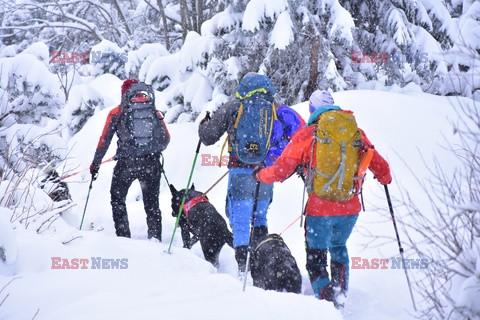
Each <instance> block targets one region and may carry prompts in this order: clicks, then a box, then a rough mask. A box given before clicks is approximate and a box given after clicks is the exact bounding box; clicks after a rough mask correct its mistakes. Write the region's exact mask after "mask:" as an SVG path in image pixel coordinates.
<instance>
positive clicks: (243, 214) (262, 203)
mask: <svg viewBox="0 0 480 320" xmlns="http://www.w3.org/2000/svg"><path fill="white" fill-rule="evenodd" d="M252 173H253V169H251V168H231V169H230V172H229V176H228V190H227V201H226V214H227V216H228V219H229V221H230V227H231V228H232V231H233V246H234V248H236V247H239V246H246V245H248V243H249V240H250V224H251V218H252V214H253V205H254V197H255V187H256V184H257V182H256V181H255V179H254V178H253V176H252ZM258 183H260V190H259V193H258V202H257V213H256V216H255V221H254V226H266V227H268V226H267V210H268V206H269V205H270V203H271V202H272V197H273V184H265V183H261V182H258Z"/></svg>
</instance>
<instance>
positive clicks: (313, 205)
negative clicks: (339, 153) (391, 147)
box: [257, 125, 392, 216]
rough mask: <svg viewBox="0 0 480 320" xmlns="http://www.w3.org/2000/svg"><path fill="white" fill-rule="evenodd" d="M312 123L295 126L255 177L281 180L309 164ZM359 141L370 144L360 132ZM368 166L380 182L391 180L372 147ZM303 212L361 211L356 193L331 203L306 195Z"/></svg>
mask: <svg viewBox="0 0 480 320" xmlns="http://www.w3.org/2000/svg"><path fill="white" fill-rule="evenodd" d="M315 128H316V127H315V126H313V125H312V126H308V127H305V128H302V129H299V130H298V131H297V132H296V133H295V135H294V136H293V138H292V141H291V142H290V143H289V144H288V145H287V147H286V148H285V150H284V151H283V153H282V155H281V156H280V157H279V158H278V159H277V162H276V163H275V164H274V165H273V166H271V167H268V168H265V169H262V170H261V171H259V172H258V174H257V178H258V179H259V180H260V181H262V182H264V183H273V182H278V181H283V180H285V179H287V178H288V177H290V176H291V175H292V174H293V173H294V172H295V170H296V169H297V168H298V167H299V166H302V167H304V168H308V167H309V166H310V157H311V156H312V144H313V142H314V133H313V131H314V130H315ZM362 134H363V139H362V142H363V143H364V144H366V145H371V143H370V141H369V140H368V138H367V137H366V135H365V133H364V132H363V131H362ZM315 166H316V159H315V152H313V160H312V167H315ZM368 169H370V171H372V172H373V174H374V176H375V178H376V179H378V181H379V182H380V183H382V184H388V183H390V182H391V180H392V177H391V175H390V167H389V166H388V163H387V161H386V160H385V159H384V158H382V156H380V154H379V153H378V152H377V151H376V150H375V152H374V154H373V158H372V161H371V162H370V165H369V166H368ZM305 209H306V210H305V212H306V215H310V216H341V215H353V214H357V213H359V212H360V210H361V205H360V201H359V199H358V196H357V195H355V196H354V197H353V198H352V199H350V200H349V201H346V202H342V203H339V202H332V201H328V200H323V199H320V198H319V197H317V196H316V195H315V194H314V193H312V194H310V195H309V196H308V200H307V205H306V208H305Z"/></svg>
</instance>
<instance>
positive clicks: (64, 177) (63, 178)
mask: <svg viewBox="0 0 480 320" xmlns="http://www.w3.org/2000/svg"><path fill="white" fill-rule="evenodd" d="M114 158H115V157H111V158H110V159H107V160H105V161H102V162H100V164H104V163H107V162H110V161H113V160H115V159H114ZM87 170H90V167H88V168H85V169H82V170H79V171H77V172H73V173H70V174H67V175H64V176H62V177H60V180H65V179H67V178H70V177H73V176H75V175H77V174H79V173H80V172H83V171H87Z"/></svg>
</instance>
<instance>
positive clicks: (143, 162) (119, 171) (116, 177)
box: [110, 155, 162, 240]
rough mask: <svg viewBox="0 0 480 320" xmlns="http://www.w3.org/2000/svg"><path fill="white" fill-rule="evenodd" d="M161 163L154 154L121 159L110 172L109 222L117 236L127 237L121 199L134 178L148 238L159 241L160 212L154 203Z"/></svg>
mask: <svg viewBox="0 0 480 320" xmlns="http://www.w3.org/2000/svg"><path fill="white" fill-rule="evenodd" d="M160 175H161V166H160V161H159V157H158V156H153V155H148V156H143V157H136V158H121V159H119V160H118V162H117V164H116V166H115V169H114V171H113V178H112V185H111V188H110V195H111V204H112V212H113V222H114V225H115V231H116V233H117V236H119V237H128V238H129V237H130V228H129V224H128V216H127V207H126V205H125V199H126V198H127V193H128V189H129V188H130V186H131V185H132V182H133V181H134V180H136V179H138V181H139V182H140V186H141V188H142V195H143V206H144V208H145V212H146V214H147V227H148V238H149V239H150V238H152V237H155V238H157V239H158V240H162V214H161V212H160V207H159V203H158V196H159V192H160V190H159V189H160Z"/></svg>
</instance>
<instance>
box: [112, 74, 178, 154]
mask: <svg viewBox="0 0 480 320" xmlns="http://www.w3.org/2000/svg"><path fill="white" fill-rule="evenodd" d="M121 108H122V114H121V118H122V120H123V121H121V130H120V131H121V132H119V147H120V148H121V149H122V150H121V153H122V154H124V155H125V156H137V157H138V156H145V155H149V154H152V155H159V154H160V153H161V152H162V151H163V150H165V148H166V147H167V144H168V142H169V138H168V131H167V128H166V126H165V123H164V121H163V117H162V116H161V114H160V113H159V111H157V109H156V108H155V95H154V92H153V89H152V87H151V86H150V85H147V84H145V83H143V82H139V83H134V84H132V86H131V87H130V88H129V89H128V90H127V91H126V92H125V94H124V95H123V96H122V102H121Z"/></svg>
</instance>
